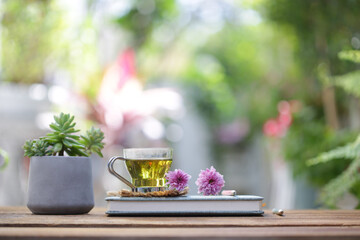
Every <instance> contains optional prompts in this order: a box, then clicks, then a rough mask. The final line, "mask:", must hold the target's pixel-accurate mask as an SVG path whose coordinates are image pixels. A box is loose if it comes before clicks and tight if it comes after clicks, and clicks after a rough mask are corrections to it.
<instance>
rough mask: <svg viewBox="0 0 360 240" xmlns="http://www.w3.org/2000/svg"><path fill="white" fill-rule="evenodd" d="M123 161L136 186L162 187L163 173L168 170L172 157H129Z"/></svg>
mask: <svg viewBox="0 0 360 240" xmlns="http://www.w3.org/2000/svg"><path fill="white" fill-rule="evenodd" d="M125 163H126V167H127V169H128V171H129V173H130V176H131V179H132V184H134V185H135V186H136V187H164V186H165V182H166V180H165V173H167V172H168V171H169V169H170V166H171V163H172V159H164V158H160V159H129V160H126V161H125Z"/></svg>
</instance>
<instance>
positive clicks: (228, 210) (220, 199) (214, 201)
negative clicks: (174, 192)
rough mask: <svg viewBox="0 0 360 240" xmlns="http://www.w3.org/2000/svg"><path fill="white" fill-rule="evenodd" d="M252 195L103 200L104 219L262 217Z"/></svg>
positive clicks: (257, 197) (116, 198) (256, 200)
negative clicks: (132, 217)
mask: <svg viewBox="0 0 360 240" xmlns="http://www.w3.org/2000/svg"><path fill="white" fill-rule="evenodd" d="M263 199H264V198H263V197H260V196H253V195H236V196H181V197H166V198H165V197H151V198H145V197H107V198H105V200H106V201H107V211H106V214H108V215H115V216H116V215H119V216H124V215H127V216H129V215H133V216H146V215H149V216H150V215H159V216H161V215H163V216H181V215H183V216H189V215H193V216H196V215H208V216H209V215H223V216H229V215H262V214H263V213H264V211H263V210H262V200H263Z"/></svg>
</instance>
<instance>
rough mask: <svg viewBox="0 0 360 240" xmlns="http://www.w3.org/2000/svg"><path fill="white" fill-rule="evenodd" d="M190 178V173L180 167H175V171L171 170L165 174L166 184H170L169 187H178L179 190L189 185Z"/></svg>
mask: <svg viewBox="0 0 360 240" xmlns="http://www.w3.org/2000/svg"><path fill="white" fill-rule="evenodd" d="M190 178H191V176H190V175H189V174H187V173H186V172H184V171H182V170H180V169H175V171H169V172H167V173H166V174H165V179H166V180H167V183H166V184H168V185H169V188H170V189H176V190H178V191H179V192H181V191H182V190H184V189H185V188H186V187H187V185H188V182H189V179H190Z"/></svg>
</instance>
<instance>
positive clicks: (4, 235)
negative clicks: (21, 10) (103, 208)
mask: <svg viewBox="0 0 360 240" xmlns="http://www.w3.org/2000/svg"><path fill="white" fill-rule="evenodd" d="M0 236H1V237H0V238H1V239H14V238H21V239H42V238H46V239H51V238H72V239H81V238H83V239H104V238H106V239H115V238H116V239H132V238H133V239H149V238H150V239H169V238H171V239H180V238H182V239H184V238H191V239H224V238H227V239H248V238H256V239H265V238H266V239H279V238H280V239H281V238H286V239H301V238H306V239H334V238H336V239H359V236H360V227H311V228H310V229H309V227H265V228H264V227H252V228H249V227H245V228H232V227H231V228H156V229H154V228H52V227H51V228H29V227H27V228H0Z"/></svg>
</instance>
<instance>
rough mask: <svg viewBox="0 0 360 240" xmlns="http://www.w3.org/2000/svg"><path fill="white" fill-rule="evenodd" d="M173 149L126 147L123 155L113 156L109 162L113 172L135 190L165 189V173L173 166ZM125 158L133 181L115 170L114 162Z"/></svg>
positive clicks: (109, 167)
mask: <svg viewBox="0 0 360 240" xmlns="http://www.w3.org/2000/svg"><path fill="white" fill-rule="evenodd" d="M172 158H173V150H172V149H171V148H125V149H123V157H120V156H116V157H112V158H111V159H110V160H109V163H108V169H109V172H110V173H111V174H113V175H114V176H115V177H117V178H118V179H120V180H121V181H122V182H123V183H125V184H126V185H128V186H129V187H130V188H131V190H132V191H133V192H154V191H164V190H166V189H167V187H165V183H166V180H165V173H167V172H168V171H169V169H170V167H171V163H172V160H173V159H172ZM117 160H123V161H124V162H125V166H126V169H127V171H128V172H129V174H130V176H131V181H129V180H127V179H126V178H124V177H123V176H121V175H120V174H119V173H117V172H116V171H115V170H114V163H115V161H117Z"/></svg>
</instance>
